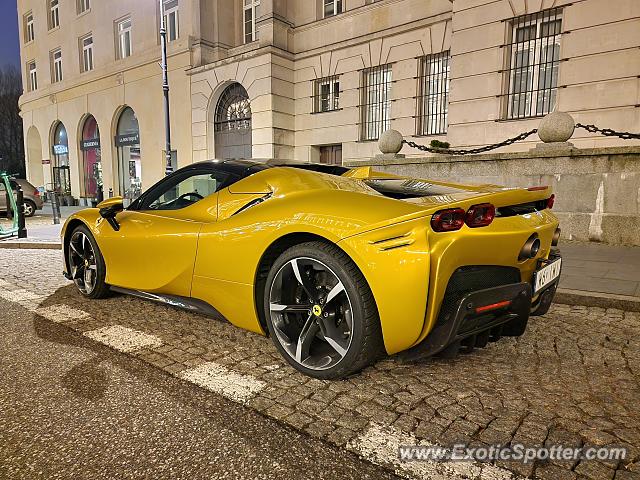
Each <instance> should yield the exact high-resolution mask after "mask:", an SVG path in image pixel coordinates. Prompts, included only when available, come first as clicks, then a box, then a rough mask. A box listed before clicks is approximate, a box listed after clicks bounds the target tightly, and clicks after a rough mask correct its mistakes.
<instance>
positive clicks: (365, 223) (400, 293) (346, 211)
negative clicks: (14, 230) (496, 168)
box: [62, 160, 561, 378]
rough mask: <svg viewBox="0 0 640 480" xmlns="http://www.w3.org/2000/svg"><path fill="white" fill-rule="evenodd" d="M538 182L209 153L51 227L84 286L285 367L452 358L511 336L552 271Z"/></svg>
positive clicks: (552, 282) (544, 195)
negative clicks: (173, 309) (216, 333)
mask: <svg viewBox="0 0 640 480" xmlns="http://www.w3.org/2000/svg"><path fill="white" fill-rule="evenodd" d="M553 198H554V197H553V195H552V194H551V192H550V190H549V188H547V187H532V188H504V187H499V186H495V185H460V184H454V183H445V182H436V181H430V180H421V179H414V178H406V177H399V176H394V175H390V174H385V173H381V172H376V171H374V170H371V169H370V168H369V167H360V168H354V169H348V168H344V167H338V166H330V165H314V164H276V163H274V162H267V163H259V162H252V161H235V160H231V161H210V162H202V163H196V164H193V165H189V166H187V167H185V168H182V169H180V170H178V171H176V172H175V173H173V174H172V175H170V176H168V177H166V178H164V179H162V180H161V181H160V182H158V183H157V184H156V185H154V186H153V187H151V188H150V189H149V190H148V191H146V192H145V193H143V194H142V195H141V196H140V197H139V198H137V199H136V200H134V201H133V202H132V203H131V204H130V205H129V206H128V207H127V208H124V206H123V200H122V198H110V199H108V200H105V201H104V202H102V203H100V204H99V205H98V208H90V209H86V210H83V211H80V212H78V213H76V214H74V215H73V216H71V217H70V218H69V219H68V220H67V222H66V223H65V226H64V228H63V231H62V240H63V245H64V253H65V266H64V270H65V275H66V276H67V278H69V279H71V280H73V281H74V282H75V284H76V286H77V288H78V290H79V291H80V293H81V294H82V295H85V296H87V297H89V298H100V297H104V296H105V295H107V294H108V293H109V292H110V291H118V292H125V293H130V294H134V295H138V296H142V297H145V298H149V299H154V300H160V301H164V302H166V303H169V304H171V305H175V306H179V307H182V308H187V309H190V310H193V311H197V312H203V313H213V312H216V311H217V312H219V313H220V314H222V315H223V316H224V317H225V318H227V319H228V320H229V321H230V322H231V323H232V324H234V325H236V326H238V327H241V328H245V329H247V330H252V331H254V332H258V333H261V334H268V335H269V336H270V337H271V338H272V340H273V343H274V344H275V346H276V348H277V349H278V350H279V351H280V353H281V354H282V356H283V357H284V358H285V359H286V360H287V361H288V362H289V363H290V364H291V365H293V366H294V367H295V368H296V369H298V370H299V371H301V372H303V373H305V374H307V375H311V376H314V377H318V378H338V377H343V376H345V375H348V374H350V373H353V372H356V371H358V370H360V369H362V368H363V367H364V366H366V365H367V364H369V363H370V362H372V361H373V360H374V359H376V358H377V357H378V356H379V355H380V354H382V353H384V352H385V351H386V353H387V354H395V353H398V352H404V353H403V355H405V356H407V357H408V358H418V357H424V356H430V355H434V354H442V355H451V354H454V353H456V352H457V351H458V350H459V349H460V348H461V347H462V348H466V349H470V348H473V347H481V346H484V345H485V344H486V343H487V342H488V341H490V340H495V339H497V338H499V337H500V336H501V335H508V336H514V335H522V333H523V332H524V330H525V328H526V325H527V321H528V318H529V315H541V314H543V313H545V312H546V311H547V310H548V309H549V305H550V303H551V301H552V299H553V296H554V293H555V290H556V287H557V283H558V279H559V275H560V267H561V258H560V256H559V253H558V251H557V249H555V248H553V247H554V246H555V245H556V244H557V242H558V237H559V232H560V230H559V229H558V221H557V219H556V217H555V216H554V215H553V214H552V213H551V211H550V209H551V207H552V205H553Z"/></svg>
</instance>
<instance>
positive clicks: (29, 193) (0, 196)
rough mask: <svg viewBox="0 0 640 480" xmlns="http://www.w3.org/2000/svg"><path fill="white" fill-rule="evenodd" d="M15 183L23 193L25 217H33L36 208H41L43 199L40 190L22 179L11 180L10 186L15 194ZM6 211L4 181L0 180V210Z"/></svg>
mask: <svg viewBox="0 0 640 480" xmlns="http://www.w3.org/2000/svg"><path fill="white" fill-rule="evenodd" d="M16 183H17V184H19V185H20V188H22V192H23V194H24V214H25V216H27V217H33V216H34V215H35V213H36V210H41V209H42V205H43V203H44V202H43V201H42V197H41V196H40V192H39V191H38V189H37V188H36V187H34V186H33V185H31V184H30V183H29V182H27V181H26V180H24V179H16V180H11V186H12V188H13V192H14V194H15V191H16ZM6 211H7V192H6V188H5V186H4V183H2V182H0V212H6Z"/></svg>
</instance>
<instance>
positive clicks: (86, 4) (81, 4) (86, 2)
mask: <svg viewBox="0 0 640 480" xmlns="http://www.w3.org/2000/svg"><path fill="white" fill-rule="evenodd" d="M77 2H78V5H77V11H78V15H80V14H81V13H84V12H86V11H88V10H89V9H90V8H91V1H90V0H77Z"/></svg>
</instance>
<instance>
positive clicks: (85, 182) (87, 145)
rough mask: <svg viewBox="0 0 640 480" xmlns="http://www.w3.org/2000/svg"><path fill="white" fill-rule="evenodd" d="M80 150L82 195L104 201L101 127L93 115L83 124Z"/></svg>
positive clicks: (89, 198)
mask: <svg viewBox="0 0 640 480" xmlns="http://www.w3.org/2000/svg"><path fill="white" fill-rule="evenodd" d="M80 150H82V193H81V196H83V197H85V198H87V199H88V200H89V201H91V200H96V201H98V202H99V201H102V199H103V193H102V164H101V163H100V162H101V150H100V129H99V128H98V122H96V119H95V118H94V117H93V115H89V116H88V117H87V118H86V120H85V121H84V124H83V126H82V135H81V139H80Z"/></svg>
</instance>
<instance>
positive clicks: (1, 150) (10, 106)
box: [0, 66, 25, 178]
mask: <svg viewBox="0 0 640 480" xmlns="http://www.w3.org/2000/svg"><path fill="white" fill-rule="evenodd" d="M20 95H22V78H21V75H20V72H19V71H18V69H17V68H15V67H13V66H6V67H4V68H2V69H0V171H7V172H9V173H13V174H18V176H20V177H22V178H24V177H25V164H24V141H23V133H22V118H21V117H20V109H19V108H18V99H19V98H20Z"/></svg>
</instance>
